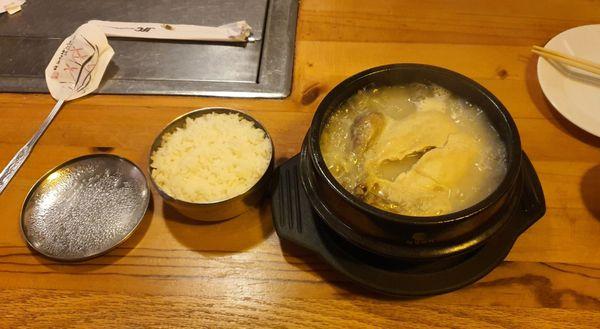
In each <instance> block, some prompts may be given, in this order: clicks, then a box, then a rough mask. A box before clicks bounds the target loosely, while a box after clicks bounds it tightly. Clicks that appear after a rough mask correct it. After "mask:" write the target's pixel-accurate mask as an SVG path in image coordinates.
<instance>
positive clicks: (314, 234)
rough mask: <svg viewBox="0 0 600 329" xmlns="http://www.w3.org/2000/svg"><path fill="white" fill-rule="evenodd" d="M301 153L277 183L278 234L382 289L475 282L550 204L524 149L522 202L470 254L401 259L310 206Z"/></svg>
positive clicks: (414, 290)
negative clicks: (340, 230)
mask: <svg viewBox="0 0 600 329" xmlns="http://www.w3.org/2000/svg"><path fill="white" fill-rule="evenodd" d="M299 159H300V158H299V156H295V157H293V158H291V159H290V160H288V161H287V162H285V163H284V164H283V165H281V166H280V167H279V168H278V170H277V172H276V183H277V184H276V185H275V187H274V189H273V198H272V200H273V201H272V202H273V208H272V212H273V225H274V227H275V231H276V232H277V235H279V237H280V238H282V239H285V240H289V241H291V242H293V243H295V244H297V245H300V246H302V247H305V248H307V249H310V250H312V251H314V252H316V253H317V254H319V255H320V256H321V257H323V259H324V260H325V261H326V262H327V263H329V264H330V265H331V266H332V267H333V268H335V269H336V270H337V271H339V272H340V273H343V274H344V275H346V276H347V277H348V278H350V279H351V280H353V281H355V282H357V283H359V284H361V285H363V286H365V287H367V288H369V289H371V290H374V291H377V292H380V293H384V294H387V295H394V296H424V295H433V294H441V293H445V292H449V291H452V290H456V289H459V288H461V287H464V286H466V285H468V284H471V283H473V282H475V281H477V280H479V279H480V278H482V277H483V276H485V275H486V274H487V273H489V272H490V271H491V270H492V269H494V268H495V267H496V266H497V265H498V264H499V263H500V262H502V260H504V258H505V257H506V255H507V254H508V252H509V251H510V249H511V248H512V246H513V244H514V242H515V240H516V239H517V237H518V236H519V235H520V234H521V233H523V232H524V231H525V230H526V229H527V228H529V226H531V225H532V224H533V223H535V222H536V221H537V220H538V219H539V218H541V217H542V216H543V214H544V212H545V210H546V207H545V203H544V197H543V192H542V188H541V185H540V182H539V179H538V177H537V175H536V173H535V171H534V169H533V166H532V165H531V162H530V161H529V159H528V158H527V156H525V155H524V161H523V163H522V168H521V177H520V179H521V182H520V183H521V185H522V193H521V195H520V200H518V202H519V206H518V207H516V208H515V210H514V214H513V215H512V216H511V218H510V219H509V220H508V221H507V222H506V224H505V225H504V227H502V228H501V229H500V231H499V232H498V233H497V234H496V235H495V236H493V237H492V238H490V240H489V242H487V243H486V244H485V245H484V246H482V247H480V248H479V249H476V250H474V251H471V252H469V253H467V254H463V255H458V256H452V257H450V258H445V259H440V260H436V261H430V262H422V263H402V262H398V261H394V260H392V259H388V258H384V257H381V256H378V255H375V254H372V253H369V252H367V251H365V250H363V249H360V248H358V247H356V246H354V245H353V244H351V243H349V242H347V241H346V240H344V239H342V238H341V237H339V236H338V235H337V234H336V233H335V232H334V231H332V230H331V229H330V228H329V227H327V226H326V225H325V223H324V222H323V221H322V220H321V219H320V218H319V217H318V215H317V214H316V213H315V212H314V211H313V210H312V207H311V204H310V202H309V200H308V198H307V196H306V194H305V191H304V189H303V188H302V184H301V183H300V179H299V176H298V174H299V171H298V163H299Z"/></svg>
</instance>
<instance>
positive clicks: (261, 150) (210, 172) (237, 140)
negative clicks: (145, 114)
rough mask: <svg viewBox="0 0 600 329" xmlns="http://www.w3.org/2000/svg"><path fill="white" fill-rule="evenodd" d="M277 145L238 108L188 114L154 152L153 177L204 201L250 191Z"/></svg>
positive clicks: (174, 192)
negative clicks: (197, 115) (237, 111)
mask: <svg viewBox="0 0 600 329" xmlns="http://www.w3.org/2000/svg"><path fill="white" fill-rule="evenodd" d="M272 152H273V150H272V147H271V142H270V140H269V139H268V137H267V135H266V134H265V132H264V131H263V130H262V129H259V128H256V127H255V126H254V124H253V122H251V121H249V120H247V119H245V118H243V117H242V116H241V115H239V114H230V113H208V114H206V115H202V116H200V117H197V118H195V119H191V118H187V119H186V122H185V126H184V127H183V128H177V130H176V131H174V132H173V133H170V134H165V135H164V136H163V139H162V143H161V146H160V147H159V148H158V149H157V150H156V151H155V152H154V153H153V154H152V156H151V160H152V164H151V167H152V168H153V170H152V178H153V179H154V181H155V182H156V184H158V186H160V188H161V189H162V190H163V191H165V192H166V193H167V194H168V195H170V196H171V197H173V198H176V199H179V200H183V201H187V202H194V203H201V202H215V201H220V200H226V199H229V198H232V197H235V196H237V195H240V194H243V193H244V192H246V191H248V190H249V189H250V188H251V187H252V186H253V185H254V184H255V183H256V182H257V181H258V180H259V179H260V178H261V177H262V175H263V174H264V172H265V171H266V170H267V167H268V166H269V163H270V160H271V154H272Z"/></svg>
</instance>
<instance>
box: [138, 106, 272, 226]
mask: <svg viewBox="0 0 600 329" xmlns="http://www.w3.org/2000/svg"><path fill="white" fill-rule="evenodd" d="M208 113H235V114H239V115H241V116H242V117H244V118H245V119H247V120H249V121H251V122H253V123H254V126H255V127H256V128H259V129H261V130H263V131H264V132H265V135H266V136H267V138H268V139H269V141H270V142H271V161H270V163H269V166H268V167H267V170H266V171H265V172H264V173H263V175H262V177H261V178H260V179H259V180H258V182H256V184H254V186H252V187H251V188H250V189H249V190H248V191H246V192H245V193H243V194H240V195H238V196H235V197H233V198H230V199H226V200H222V201H217V202H206V203H193V202H187V201H183V200H179V199H176V198H174V197H172V196H171V195H169V194H167V193H166V192H165V191H164V190H163V189H162V188H161V187H160V186H159V185H158V184H157V183H156V182H155V181H154V178H153V177H152V171H153V168H152V154H153V153H154V151H156V150H157V149H158V148H159V147H160V145H161V144H162V139H163V136H164V135H165V134H168V133H172V132H173V131H175V129H177V128H180V127H183V126H184V125H185V120H186V119H187V118H192V119H195V118H197V117H200V116H203V115H205V114H208ZM274 169H275V147H274V146H273V140H272V139H271V136H270V135H269V133H268V132H267V130H266V129H265V127H264V126H263V125H262V124H261V123H260V122H258V121H257V120H256V119H254V118H253V117H251V116H250V115H248V114H246V113H244V112H242V111H238V110H234V109H228V108H222V107H209V108H202V109H198V110H194V111H191V112H188V113H186V114H184V115H182V116H180V117H178V118H177V119H175V120H173V121H172V122H171V123H169V124H168V125H167V126H166V127H165V128H164V129H163V130H162V131H161V132H160V134H158V136H157V137H156V139H155V140H154V143H152V147H151V149H150V154H149V155H148V173H149V174H150V181H151V182H152V185H153V186H154V188H156V190H157V191H158V194H160V196H161V197H162V198H163V199H164V200H165V202H166V203H167V204H169V205H170V206H172V207H173V208H175V210H177V211H178V212H179V213H181V214H182V215H184V216H186V217H189V218H192V219H196V220H202V221H222V220H226V219H231V218H233V217H236V216H238V215H240V214H242V213H244V212H246V211H248V210H249V209H250V208H252V207H255V206H257V205H258V204H259V202H260V200H261V199H262V197H263V196H264V194H265V192H266V191H267V188H268V185H269V182H270V180H271V177H272V176H273V171H274Z"/></svg>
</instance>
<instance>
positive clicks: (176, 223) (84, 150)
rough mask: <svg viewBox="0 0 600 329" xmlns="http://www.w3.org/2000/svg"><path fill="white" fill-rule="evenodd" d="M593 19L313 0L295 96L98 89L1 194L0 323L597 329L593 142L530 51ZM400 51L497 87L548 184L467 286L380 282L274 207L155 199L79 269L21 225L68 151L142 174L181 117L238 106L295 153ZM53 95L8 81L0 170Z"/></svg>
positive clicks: (304, 10) (555, 8) (1, 108)
mask: <svg viewBox="0 0 600 329" xmlns="http://www.w3.org/2000/svg"><path fill="white" fill-rule="evenodd" d="M598 17H600V3H599V2H598V1H584V0H578V1H558V0H553V1H543V2H542V1H539V2H537V1H528V2H525V1H517V0H510V1H500V2H498V1H496V2H494V1H466V0H460V1H452V2H449V1H393V0H376V1H370V2H368V3H367V2H365V1H356V0H346V1H333V0H331V1H319V0H304V1H302V2H301V11H300V20H299V24H298V36H297V46H296V58H295V70H294V83H293V90H292V95H291V96H290V97H289V98H287V99H284V100H243V99H220V98H200V97H173V96H169V97H162V96H117V95H104V96H91V97H86V98H84V99H80V100H77V101H74V102H71V103H69V104H67V105H66V106H65V108H64V109H63V110H62V111H61V113H60V114H59V115H58V117H57V119H56V121H55V122H54V123H53V124H52V125H51V127H50V129H49V130H48V131H47V133H46V134H45V135H44V137H43V138H42V139H41V140H40V143H39V144H38V146H37V147H36V148H35V151H34V152H33V154H32V156H31V157H30V159H29V160H28V161H27V163H26V164H25V166H24V167H23V168H22V169H21V171H20V172H19V173H18V175H17V176H16V178H15V179H14V181H13V182H12V183H11V185H10V186H9V188H8V189H7V190H6V192H5V193H4V194H2V195H0V219H1V221H0V232H1V233H0V298H1V299H2V300H3V303H0V327H2V328H5V327H6V328H13V327H36V326H37V327H50V326H52V327H67V326H71V327H90V326H93V327H105V326H109V327H210V328H214V327H398V326H402V327H414V328H433V327H461V328H462V327H473V328H488V327H489V328H514V327H526V328H543V327H561V328H563V327H564V328H586V327H587V328H598V327H600V239H598V236H600V199H599V198H600V197H599V195H600V139H599V138H596V137H594V136H591V135H589V134H587V133H585V132H583V131H581V130H580V129H578V128H576V127H574V126H573V125H572V124H570V123H569V122H567V121H566V120H564V119H563V118H562V117H561V116H560V115H559V114H557V113H556V111H555V110H554V109H553V108H552V107H551V106H550V105H549V104H548V102H547V101H546V100H545V98H544V96H543V94H542V92H541V90H540V88H539V85H538V83H537V79H536V69H535V65H536V61H537V60H536V58H535V57H534V56H533V55H532V54H530V53H529V47H530V46H531V45H532V44H540V45H541V44H544V43H545V42H546V41H547V40H548V39H549V38H551V37H552V36H553V35H555V34H556V33H558V32H560V31H562V30H564V29H567V28H570V27H574V26H578V25H584V24H591V23H595V21H597V18H598ZM395 62H419V63H427V64H433V65H438V66H443V67H447V68H449V69H452V70H455V71H458V72H460V73H462V74H465V75H467V76H469V77H471V78H473V79H475V80H476V81H478V82H479V83H481V84H483V85H484V86H485V87H486V88H488V89H490V90H491V91H492V92H493V93H494V94H496V95H497V96H498V98H500V100H501V101H502V102H503V103H504V104H505V105H506V107H507V108H508V109H509V111H510V113H511V114H512V116H513V117H514V119H515V121H516V123H517V125H518V128H519V132H520V134H521V138H522V143H523V147H524V149H525V151H526V152H527V154H528V155H529V157H530V158H531V159H532V161H533V163H534V166H535V168H536V170H537V172H538V174H539V176H540V179H541V181H542V185H543V188H544V192H545V196H546V202H547V206H548V211H547V214H546V215H545V216H544V217H543V218H542V219H541V220H540V221H539V222H538V223H536V224H535V225H534V226H533V227H531V228H530V229H529V230H528V231H527V232H526V233H525V234H523V235H522V236H521V237H520V238H519V240H518V241H517V243H516V244H515V246H514V248H513V250H512V251H511V253H510V255H509V256H508V258H507V261H506V262H504V263H503V264H502V265H501V266H500V267H498V268H497V269H495V270H494V271H493V272H492V273H490V274H489V275H488V276H486V277H485V278H483V279H482V280H480V281H479V282H477V283H475V284H473V285H471V286H469V287H466V288H464V289H461V290H459V291H456V292H453V293H449V294H445V295H441V296H435V297H429V298H423V299H416V300H398V299H392V298H387V297H382V296H378V295H374V294H372V293H369V292H368V291H365V290H364V289H363V288H360V287H358V286H356V285H355V284H353V283H351V282H349V281H348V280H347V279H346V278H344V277H342V276H341V275H339V274H337V273H336V272H335V271H333V270H332V269H331V268H330V267H329V266H327V265H326V264H325V263H324V262H323V261H322V260H320V259H319V258H318V257H317V256H315V255H314V254H311V253H310V252H308V251H306V250H303V249H301V248H299V247H295V246H293V245H290V244H289V243H286V242H285V241H280V240H279V239H278V238H277V236H276V234H274V232H273V227H272V224H271V215H270V207H269V204H268V202H266V203H265V205H264V206H263V207H262V208H261V209H257V210H255V211H252V212H250V213H247V214H245V215H243V216H240V217H239V218H236V219H234V220H231V221H228V222H224V223H221V224H215V225H199V224H194V223H191V222H189V221H187V220H185V219H184V218H181V217H180V216H179V215H177V214H176V213H175V212H173V211H172V210H170V209H168V208H165V207H163V203H162V201H161V199H160V197H159V196H158V195H157V194H153V203H152V206H151V208H150V209H149V211H148V213H147V215H146V217H145V219H144V221H143V224H142V226H141V227H140V229H139V230H138V231H136V233H135V234H134V235H133V237H132V238H131V239H130V240H128V241H127V242H126V243H125V244H124V245H122V246H121V247H119V248H118V249H116V250H114V251H113V252H111V253H109V254H108V255H106V256H104V257H101V258H97V259H94V260H91V261H89V262H85V263H81V264H59V263H55V262H52V261H49V260H47V259H44V258H41V257H39V256H37V255H35V254H34V253H32V252H31V251H30V250H29V249H28V248H26V247H25V245H24V242H23V240H22V239H21V237H20V233H19V224H18V219H19V213H20V207H21V203H22V201H23V199H24V198H25V196H26V194H27V192H28V190H29V188H30V187H31V186H32V184H33V183H34V182H35V181H36V180H37V179H38V178H39V177H40V176H41V175H42V174H43V173H45V172H46V171H47V170H49V169H50V168H52V167H54V166H56V165H58V164H60V163H62V162H64V161H66V160H68V159H71V158H73V157H76V156H80V155H84V154H89V153H103V152H107V153H114V154H118V155H121V156H124V157H126V158H129V159H131V160H132V161H134V162H135V163H137V164H138V165H139V166H140V167H142V168H144V170H145V168H146V167H147V165H148V163H147V157H148V151H149V147H150V144H151V143H152V140H153V139H154V137H155V136H156V134H157V133H158V132H159V131H160V130H161V129H162V127H163V126H164V125H166V124H167V123H168V122H169V121H171V120H172V119H173V118H174V117H176V116H178V115H180V114H183V113H185V112H188V111H190V110H192V109H195V108H200V107H205V106H228V107H234V108H241V109H244V110H247V111H249V112H251V113H252V114H253V115H254V116H255V117H256V118H258V119H259V120H261V121H262V122H263V123H264V124H265V126H266V127H267V129H268V130H269V131H270V133H271V135H272V136H273V138H274V142H275V147H276V154H277V158H278V162H279V163H281V162H282V161H284V160H285V159H287V158H289V157H291V156H293V155H294V154H296V153H297V152H298V150H299V147H300V144H301V142H302V139H303V136H304V134H305V132H306V130H307V128H308V126H309V125H310V121H311V118H312V114H313V112H314V110H315V108H316V107H317V105H318V103H319V101H320V100H321V99H322V98H323V97H324V95H325V94H326V93H327V92H328V91H329V90H330V89H331V88H333V87H334V86H335V85H336V84H337V83H339V82H340V81H341V80H343V79H345V78H346V77H348V76H349V75H351V74H353V73H356V72H358V71H360V70H362V69H365V68H369V67H373V66H376V65H381V64H387V63H395ZM52 104H53V100H52V99H51V98H50V96H48V95H36V94H0V166H3V165H4V164H5V163H7V162H8V161H9V159H10V158H11V157H12V156H13V154H14V153H15V152H16V151H17V150H18V149H19V147H21V146H22V144H23V143H24V142H25V141H26V140H27V139H29V138H30V136H31V135H32V134H33V132H34V131H35V130H36V129H37V127H38V126H39V123H40V122H41V121H42V120H43V118H44V117H45V116H46V114H47V113H48V111H49V110H50V108H51V106H52Z"/></svg>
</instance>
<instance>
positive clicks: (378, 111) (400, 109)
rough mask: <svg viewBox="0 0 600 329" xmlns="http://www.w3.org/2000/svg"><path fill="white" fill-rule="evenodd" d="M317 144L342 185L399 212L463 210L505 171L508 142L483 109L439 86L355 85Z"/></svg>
mask: <svg viewBox="0 0 600 329" xmlns="http://www.w3.org/2000/svg"><path fill="white" fill-rule="evenodd" d="M320 147H321V153H322V154H323V158H324V159H325V163H326V164H327V167H328V168H329V171H330V172H331V173H332V174H333V176H334V177H335V179H336V180H337V181H338V182H339V183H340V184H341V185H343V186H344V188H345V189H346V190H348V191H349V192H351V193H352V194H354V195H355V196H357V197H358V198H360V199H362V200H363V201H365V202H367V203H369V204H371V205H373V206H375V207H377V208H380V209H383V210H386V211H390V212H394V213H398V214H403V215H411V216H437V215H443V214H447V213H452V212H456V211H459V210H462V209H465V208H467V207H469V206H471V205H473V204H475V203H477V202H479V201H481V200H483V199H484V198H486V197H487V196H488V195H490V193H492V192H493V191H494V190H495V189H496V188H497V187H498V185H499V184H500V181H501V180H502V179H503V178H504V176H505V174H506V148H505V146H504V144H503V143H502V141H501V140H500V137H499V136H498V133H497V132H496V130H495V129H494V128H493V127H492V126H491V124H490V123H489V121H488V119H487V118H486V116H485V115H484V114H483V112H482V111H481V110H480V109H479V108H477V107H476V106H474V105H472V104H470V103H468V102H466V101H465V100H463V99H461V98H459V97H457V96H455V95H453V94H451V93H450V92H449V91H448V90H446V89H444V88H441V87H439V86H437V85H425V84H420V83H414V84H408V85H400V86H390V87H382V88H371V89H365V90H362V91H360V92H358V93H357V94H355V95H354V96H352V97H350V98H349V99H348V100H347V101H346V102H345V103H343V104H342V105H341V106H340V107H339V108H337V109H334V110H333V112H332V113H331V115H330V116H329V118H328V121H327V122H326V125H325V127H324V128H323V131H322V133H321V137H320Z"/></svg>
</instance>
